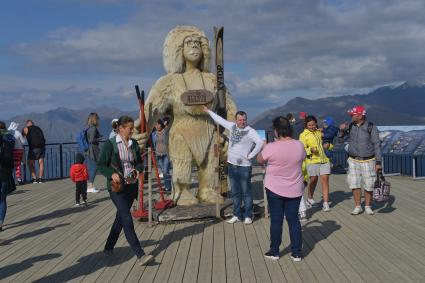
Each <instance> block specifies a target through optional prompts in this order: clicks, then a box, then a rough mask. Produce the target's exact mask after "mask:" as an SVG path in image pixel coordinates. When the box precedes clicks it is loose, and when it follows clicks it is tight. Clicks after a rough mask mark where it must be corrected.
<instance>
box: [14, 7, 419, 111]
mask: <svg viewBox="0 0 425 283" xmlns="http://www.w3.org/2000/svg"><path fill="white" fill-rule="evenodd" d="M91 1H92V2H120V1H113V0H110V1H107V0H104V1H101V0H97V1H96V0H91ZM137 3H138V5H136V7H137V8H136V9H135V10H134V14H132V15H128V19H126V20H125V21H124V22H123V23H120V24H116V23H115V24H114V23H99V24H97V25H94V26H92V27H90V28H85V29H82V28H81V27H79V28H78V27H76V26H60V27H57V28H55V29H53V30H50V31H49V32H46V34H45V37H43V38H40V39H39V40H38V41H36V42H33V41H22V42H20V43H19V44H15V45H14V46H11V47H10V50H13V53H14V54H15V55H18V56H21V58H22V59H23V60H24V61H25V62H26V66H25V68H26V69H28V70H33V71H34V70H37V72H39V73H42V74H48V75H60V76H63V75H68V76H70V77H78V76H91V75H93V74H95V75H96V76H99V77H102V76H108V77H113V76H117V77H120V78H122V77H125V76H131V77H136V75H138V76H139V77H140V78H143V79H144V80H146V79H145V78H147V79H148V81H150V82H152V83H153V82H154V81H155V80H156V79H157V78H159V77H160V76H161V75H162V74H163V69H162V58H161V57H162V44H163V41H164V38H165V36H166V34H167V32H168V31H169V30H170V29H171V28H173V27H174V26H175V25H177V24H192V25H197V26H199V27H200V28H202V29H204V30H205V31H206V33H207V34H208V36H209V37H210V39H211V38H212V27H213V26H214V25H224V27H225V33H224V50H225V74H226V77H225V80H226V83H227V85H228V87H229V89H230V90H231V91H232V94H233V95H234V96H235V98H236V100H237V101H238V102H240V103H242V106H245V105H246V106H248V104H249V103H255V102H256V101H257V100H260V98H258V97H259V96H261V103H262V104H261V103H260V104H261V105H262V106H264V107H270V106H275V103H277V102H276V101H278V100H279V97H283V98H282V100H285V98H286V97H291V96H292V95H293V94H295V93H309V94H311V93H316V95H317V96H323V95H342V94H352V93H353V92H359V91H365V90H370V89H373V88H374V87H377V86H381V85H385V84H391V83H394V82H400V81H404V80H408V79H411V78H416V77H418V76H419V77H420V76H424V75H425V49H424V48H423V46H425V17H423V11H424V10H425V2H424V1H423V0H406V1H401V2H400V1H395V0H376V1H354V0H352V1H351V0H350V1H331V0H300V1H289V0H288V1H282V0H261V1H258V0H255V1H254V0H249V1H243V2H241V1H239V0H226V1H218V0H208V1H201V2H200V1H195V0H187V1H184V2H183V1H181V2H177V1H154V0H143V1H137ZM228 11H232V12H231V13H229V12H228ZM240 66H243V67H240ZM130 85H131V84H130ZM149 86H150V85H149ZM120 87H123V84H122V83H121V84H118V83H116V84H114V85H113V88H114V89H116V90H119V89H120ZM120 93H121V94H122V95H123V97H131V90H128V92H127V91H126V90H124V89H122V90H121V91H120ZM65 94H66V92H65V93H64V94H63V95H65ZM245 98H250V99H249V102H247V100H246V99H245ZM252 100H253V101H252Z"/></svg>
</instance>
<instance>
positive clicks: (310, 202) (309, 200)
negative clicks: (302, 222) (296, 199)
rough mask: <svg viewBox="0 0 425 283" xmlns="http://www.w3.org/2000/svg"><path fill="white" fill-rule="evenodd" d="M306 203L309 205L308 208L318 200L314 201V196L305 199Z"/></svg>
mask: <svg viewBox="0 0 425 283" xmlns="http://www.w3.org/2000/svg"><path fill="white" fill-rule="evenodd" d="M305 204H306V205H307V207H308V208H312V207H313V206H315V205H316V202H315V201H314V199H312V198H308V199H307V200H306V201H305Z"/></svg>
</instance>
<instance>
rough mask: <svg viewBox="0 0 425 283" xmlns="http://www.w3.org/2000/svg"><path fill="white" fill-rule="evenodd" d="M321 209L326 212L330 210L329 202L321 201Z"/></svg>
mask: <svg viewBox="0 0 425 283" xmlns="http://www.w3.org/2000/svg"><path fill="white" fill-rule="evenodd" d="M322 210H323V211H326V212H328V211H331V208H330V207H329V202H324V203H323V208H322Z"/></svg>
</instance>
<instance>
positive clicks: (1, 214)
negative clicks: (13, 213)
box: [0, 181, 7, 225]
mask: <svg viewBox="0 0 425 283" xmlns="http://www.w3.org/2000/svg"><path fill="white" fill-rule="evenodd" d="M6 196H7V182H5V181H1V182H0V225H3V221H4V218H5V217H6V210H7V203H6Z"/></svg>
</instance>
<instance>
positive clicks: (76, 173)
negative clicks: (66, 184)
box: [69, 153, 89, 206]
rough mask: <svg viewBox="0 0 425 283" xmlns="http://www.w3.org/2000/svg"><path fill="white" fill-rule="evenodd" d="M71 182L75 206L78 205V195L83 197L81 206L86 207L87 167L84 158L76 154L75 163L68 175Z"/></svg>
mask: <svg viewBox="0 0 425 283" xmlns="http://www.w3.org/2000/svg"><path fill="white" fill-rule="evenodd" d="M69 176H70V177H71V180H72V181H73V182H74V183H75V187H76V191H75V205H76V206H79V205H80V195H81V196H82V197H83V204H84V205H85V206H87V180H88V179H89V174H88V169H87V166H86V165H85V164H84V156H83V155H82V154H81V153H77V155H76V156H75V163H74V164H72V166H71V170H70V173H69Z"/></svg>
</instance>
